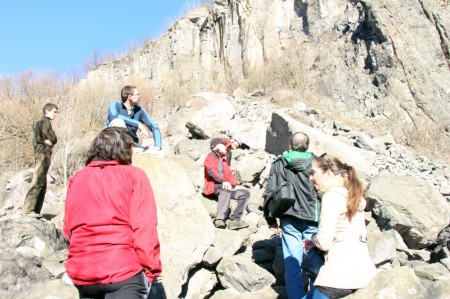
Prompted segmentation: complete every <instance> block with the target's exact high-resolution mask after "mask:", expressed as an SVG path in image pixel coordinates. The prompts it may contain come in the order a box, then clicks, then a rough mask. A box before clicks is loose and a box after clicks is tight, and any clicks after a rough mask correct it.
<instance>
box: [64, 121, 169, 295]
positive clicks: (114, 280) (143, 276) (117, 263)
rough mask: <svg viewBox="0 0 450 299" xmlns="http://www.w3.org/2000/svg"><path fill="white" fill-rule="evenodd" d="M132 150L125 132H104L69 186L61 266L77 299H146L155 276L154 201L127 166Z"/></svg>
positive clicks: (145, 182)
mask: <svg viewBox="0 0 450 299" xmlns="http://www.w3.org/2000/svg"><path fill="white" fill-rule="evenodd" d="M133 145H134V142H133V138H132V136H131V134H130V133H129V132H128V131H127V129H125V128H119V127H111V128H107V129H104V130H103V131H101V132H100V134H99V135H98V136H97V137H96V138H95V139H94V141H93V143H92V145H91V148H90V149H89V151H88V155H87V160H86V167H85V168H83V169H82V170H80V171H78V172H77V173H76V174H75V175H74V176H73V177H72V179H71V180H70V182H69V187H68V189H67V197H66V205H65V214H64V230H63V232H64V237H65V238H66V239H67V240H68V241H69V243H70V245H69V258H68V260H67V262H66V263H65V267H66V270H67V274H68V276H69V277H70V278H71V280H72V281H73V283H74V284H75V286H76V287H77V289H78V292H79V295H80V298H82V299H83V298H127V299H128V298H130V299H138V298H147V296H148V294H149V292H150V288H151V283H152V281H153V280H154V279H155V278H156V277H158V275H159V274H160V273H161V262H160V258H159V257H160V247H159V240H158V233H157V230H156V224H157V218H156V204H155V198H154V196H153V190H152V186H151V185H150V181H149V179H148V177H147V175H146V174H145V172H144V171H143V170H141V169H140V168H137V167H135V166H132V165H131V157H132V155H133V150H132V149H133Z"/></svg>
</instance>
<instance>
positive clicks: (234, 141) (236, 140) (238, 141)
mask: <svg viewBox="0 0 450 299" xmlns="http://www.w3.org/2000/svg"><path fill="white" fill-rule="evenodd" d="M230 143H231V148H232V149H237V148H238V147H240V146H241V145H242V143H244V141H243V140H242V138H241V137H239V136H236V135H235V136H233V137H231V138H230Z"/></svg>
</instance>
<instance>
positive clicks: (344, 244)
mask: <svg viewBox="0 0 450 299" xmlns="http://www.w3.org/2000/svg"><path fill="white" fill-rule="evenodd" d="M361 200H362V204H360V210H359V211H358V212H357V213H356V214H355V215H354V216H353V218H352V221H351V222H350V221H349V219H348V217H347V215H346V213H347V189H345V188H342V187H340V188H336V187H335V188H333V189H332V190H331V191H328V192H326V193H325V194H324V196H323V197H322V207H321V212H320V219H319V232H318V234H317V240H318V241H319V243H320V244H319V246H318V247H319V248H320V249H322V250H324V251H327V252H326V254H325V265H323V266H322V268H321V269H320V272H319V275H318V276H317V279H316V281H315V283H314V284H315V285H316V286H326V287H332V288H338V289H359V288H362V287H364V286H366V285H367V283H368V282H369V281H370V280H371V279H372V278H373V277H374V275H375V274H376V268H375V266H374V264H373V262H372V260H371V258H370V256H369V250H368V248H367V243H365V242H363V241H361V240H364V239H365V236H366V226H365V218H364V207H365V200H364V199H361Z"/></svg>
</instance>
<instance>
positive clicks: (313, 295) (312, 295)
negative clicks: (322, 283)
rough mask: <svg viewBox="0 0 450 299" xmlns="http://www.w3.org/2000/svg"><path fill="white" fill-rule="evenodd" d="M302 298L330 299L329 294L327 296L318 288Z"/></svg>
mask: <svg viewBox="0 0 450 299" xmlns="http://www.w3.org/2000/svg"><path fill="white" fill-rule="evenodd" d="M302 299H329V298H328V297H327V296H325V295H324V294H323V293H322V292H321V291H319V290H318V289H314V290H312V291H311V292H310V293H309V294H308V295H306V296H305V297H303V298H302Z"/></svg>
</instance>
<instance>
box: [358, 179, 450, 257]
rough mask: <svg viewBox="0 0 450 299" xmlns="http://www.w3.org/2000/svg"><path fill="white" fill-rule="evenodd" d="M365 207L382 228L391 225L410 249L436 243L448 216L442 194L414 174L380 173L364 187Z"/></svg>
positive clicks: (388, 227)
mask: <svg viewBox="0 0 450 299" xmlns="http://www.w3.org/2000/svg"><path fill="white" fill-rule="evenodd" d="M366 196H367V199H368V206H367V208H368V209H369V210H372V211H373V213H374V214H375V216H376V219H377V223H378V225H379V226H380V227H381V228H383V229H390V228H392V229H395V230H396V231H397V232H398V233H399V234H400V235H401V236H402V238H403V240H404V241H405V243H406V244H407V245H408V247H409V248H411V249H422V248H426V247H429V246H432V245H434V244H436V242H437V241H436V240H437V235H438V233H439V232H440V231H441V230H442V228H444V227H446V226H447V225H448V223H449V219H450V208H449V205H448V203H447V202H446V200H445V198H444V197H443V196H442V195H441V194H440V193H439V192H438V191H437V190H435V189H433V188H432V187H431V186H430V185H429V184H428V183H427V182H425V181H424V180H423V179H421V178H418V177H412V176H394V175H390V174H386V173H383V174H380V175H378V176H376V177H374V178H373V179H372V181H371V183H370V185H369V186H368V188H367V195H366Z"/></svg>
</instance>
